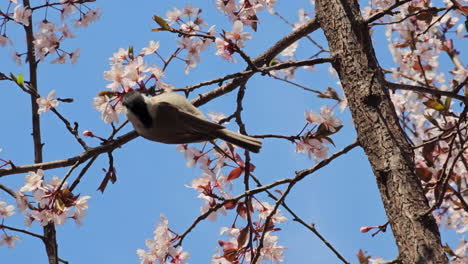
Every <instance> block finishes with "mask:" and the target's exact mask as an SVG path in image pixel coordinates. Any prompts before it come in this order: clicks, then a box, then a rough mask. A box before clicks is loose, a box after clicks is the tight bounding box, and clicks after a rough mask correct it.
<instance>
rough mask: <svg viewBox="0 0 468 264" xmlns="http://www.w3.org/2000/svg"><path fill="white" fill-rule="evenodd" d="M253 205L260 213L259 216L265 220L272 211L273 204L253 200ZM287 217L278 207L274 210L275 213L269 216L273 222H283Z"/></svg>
mask: <svg viewBox="0 0 468 264" xmlns="http://www.w3.org/2000/svg"><path fill="white" fill-rule="evenodd" d="M252 205H253V207H254V208H255V209H256V210H257V211H258V212H259V213H260V214H259V218H260V219H263V220H266V218H267V217H268V216H269V215H270V214H271V213H272V211H273V208H274V206H273V205H271V204H270V203H268V202H258V201H254V202H253V204H252ZM287 220H288V219H287V218H286V217H284V216H283V214H282V213H281V211H280V210H279V209H277V210H276V212H275V214H274V215H273V216H272V217H271V221H272V222H273V223H274V224H279V223H284V222H286V221H287Z"/></svg>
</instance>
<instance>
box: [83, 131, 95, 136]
mask: <svg viewBox="0 0 468 264" xmlns="http://www.w3.org/2000/svg"><path fill="white" fill-rule="evenodd" d="M83 136H85V137H94V134H93V132H91V130H85V131H83Z"/></svg>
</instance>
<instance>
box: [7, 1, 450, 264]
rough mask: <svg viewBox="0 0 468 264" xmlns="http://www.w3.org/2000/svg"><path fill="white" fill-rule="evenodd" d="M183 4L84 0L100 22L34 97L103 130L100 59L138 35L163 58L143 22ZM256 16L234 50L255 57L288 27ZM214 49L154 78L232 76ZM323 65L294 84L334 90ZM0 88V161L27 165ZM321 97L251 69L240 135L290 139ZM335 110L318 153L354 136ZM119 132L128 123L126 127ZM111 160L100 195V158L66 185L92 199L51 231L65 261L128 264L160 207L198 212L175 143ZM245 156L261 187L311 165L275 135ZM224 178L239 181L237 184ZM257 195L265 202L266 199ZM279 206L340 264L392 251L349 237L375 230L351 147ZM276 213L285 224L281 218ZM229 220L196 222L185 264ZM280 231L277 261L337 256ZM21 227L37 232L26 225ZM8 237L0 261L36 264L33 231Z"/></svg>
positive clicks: (15, 92)
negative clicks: (78, 220) (112, 168)
mask: <svg viewBox="0 0 468 264" xmlns="http://www.w3.org/2000/svg"><path fill="white" fill-rule="evenodd" d="M33 2H37V1H33ZM191 2H192V4H193V5H194V6H196V7H201V8H203V14H204V15H203V16H204V18H205V19H206V21H207V22H208V23H209V24H216V25H217V29H218V31H220V30H221V29H224V30H226V31H230V30H231V24H230V23H229V21H228V20H227V19H226V18H225V17H224V15H223V14H221V13H220V12H218V11H217V10H216V9H215V6H214V3H213V2H214V1H191ZM186 3H188V1H187V2H186V1H176V0H168V1H148V0H145V1H134V2H130V1H128V2H125V1H97V2H96V3H94V4H92V5H91V6H93V7H99V8H102V17H101V19H99V20H98V21H97V22H96V23H93V24H91V25H90V26H89V27H88V28H85V29H80V30H78V31H74V32H75V34H76V38H75V39H73V40H69V41H66V42H65V43H63V48H65V49H67V50H70V51H72V50H74V49H75V48H77V47H79V48H81V56H80V58H79V60H78V62H77V63H76V64H75V65H70V64H66V65H56V64H54V65H52V64H49V63H48V62H46V63H41V64H40V66H39V90H40V92H41V94H44V95H46V94H47V93H48V92H49V91H50V90H56V91H57V96H58V97H62V98H66V97H72V98H74V99H75V101H74V102H73V103H70V104H67V103H61V104H60V106H59V107H58V109H59V110H60V112H61V113H62V114H63V115H65V116H66V117H67V118H69V119H70V120H71V121H76V122H78V123H79V125H80V131H83V130H85V129H90V130H92V131H93V132H94V133H95V134H96V135H100V136H107V135H108V134H109V132H110V131H111V129H110V127H109V126H108V125H106V124H104V123H103V122H102V121H101V119H100V115H99V113H98V112H97V111H96V110H95V109H93V107H92V99H93V97H94V96H95V95H96V94H97V93H98V92H99V91H101V90H105V89H106V88H105V86H106V84H107V82H106V81H105V80H104V78H103V72H104V71H106V70H108V69H109V66H108V58H109V57H110V56H112V53H114V52H115V51H117V50H118V49H119V48H121V47H123V48H127V47H128V46H134V47H135V50H140V49H141V48H142V47H144V46H146V45H147V44H148V42H149V41H150V40H156V41H160V42H161V48H160V52H161V53H162V54H165V55H166V56H167V55H169V54H170V52H172V51H173V50H174V49H175V48H176V42H175V39H176V36H175V35H172V34H169V33H165V32H161V33H152V32H150V29H151V28H154V27H156V26H155V24H154V22H153V21H152V19H151V17H152V16H153V15H154V14H157V15H160V16H165V13H166V11H167V10H170V9H172V8H173V7H178V8H183V7H184V6H185V4H186ZM300 7H304V8H306V10H307V11H309V12H310V11H312V10H313V9H312V6H311V5H310V3H309V1H308V0H300V1H299V0H298V1H278V4H277V6H276V9H277V10H278V11H279V12H280V13H281V14H282V15H283V16H284V17H286V18H288V19H289V20H290V21H292V22H296V21H297V9H298V8H300ZM2 8H3V5H2ZM260 19H261V23H260V24H259V26H258V32H257V33H256V34H254V35H253V39H252V40H250V41H248V42H247V48H246V49H245V51H246V53H247V54H249V55H250V56H251V57H255V56H257V55H258V54H260V53H261V52H263V51H264V50H265V49H266V48H268V47H269V46H270V45H271V44H272V43H274V42H275V41H276V40H278V39H280V38H281V37H282V36H284V35H285V34H286V33H288V32H289V31H290V30H291V28H290V26H288V25H287V24H285V23H283V22H282V21H281V20H279V19H278V18H277V17H275V16H272V15H270V14H269V13H268V12H262V13H261V15H260ZM36 21H37V18H36ZM248 30H249V31H250V29H248ZM377 33H382V32H377ZM7 34H11V37H12V38H13V40H14V42H15V44H16V47H20V48H24V45H23V44H21V41H22V40H23V39H24V37H23V35H22V32H21V28H20V27H15V26H13V25H11V26H9V27H8V31H7ZM313 37H314V38H315V39H316V40H318V41H320V42H321V43H322V44H324V45H325V41H324V39H323V37H322V32H321V31H317V32H315V33H314V34H313ZM382 37H383V35H382V34H380V39H377V40H376V45H377V46H378V47H379V48H380V50H381V51H379V52H380V53H379V58H381V59H382V64H383V65H391V64H390V63H391V60H390V58H389V57H388V52H385V51H384V49H383V48H384V47H385V46H386V44H385V39H383V38H382ZM300 45H301V47H300V52H299V53H298V54H299V55H300V57H302V58H306V57H307V56H308V55H310V54H312V53H315V49H314V47H313V46H312V45H311V44H310V43H308V42H306V41H303V42H301V43H300ZM11 49H12V48H11V47H10V46H8V47H7V48H0V62H1V63H0V71H1V72H5V73H9V72H13V73H15V74H18V73H20V72H23V73H25V75H26V73H27V68H26V67H21V68H18V67H16V66H15V65H14V63H13V62H12V61H11V60H10V53H9V52H10V50H11ZM20 50H21V49H20ZM21 51H22V50H21ZM214 52H215V50H214V49H213V48H211V49H208V50H207V51H205V52H204V54H203V56H202V62H201V63H200V65H199V66H198V67H197V68H195V69H194V70H192V71H191V73H190V74H189V75H186V74H185V73H184V72H183V64H182V63H180V62H176V63H174V64H172V65H170V66H169V68H168V72H167V76H166V79H165V80H166V81H167V82H169V83H172V84H174V85H175V86H176V87H179V88H181V87H184V86H186V85H192V84H197V83H199V82H201V81H206V80H210V79H213V78H216V77H219V76H222V75H223V74H227V73H233V72H237V71H241V70H242V69H244V68H245V66H246V65H245V63H243V62H242V60H240V59H239V60H238V61H240V62H239V63H237V64H232V63H227V62H225V61H223V60H222V59H220V58H219V57H216V56H214ZM47 61H50V59H47ZM155 61H157V60H155ZM327 68H328V65H326V66H322V67H319V68H318V70H317V71H316V72H313V73H311V72H306V71H303V70H299V71H298V74H297V79H296V81H297V82H299V83H302V84H304V85H306V86H308V87H310V88H313V89H318V90H324V89H325V88H326V87H328V86H331V87H334V88H337V89H338V87H337V85H336V79H333V78H331V77H330V75H329V74H328V72H327ZM213 88H215V86H211V87H207V88H204V89H201V90H200V91H198V93H201V92H205V91H208V90H210V89H213ZM0 90H1V93H2V96H1V99H0V113H1V119H0V120H1V121H0V122H1V124H2V125H1V129H0V147H1V148H3V149H4V151H3V152H2V153H0V157H1V158H4V159H11V160H13V161H14V163H15V164H18V165H19V164H30V163H32V161H33V151H32V139H31V136H30V133H31V128H30V123H31V121H30V114H29V112H30V106H29V97H27V96H26V95H25V94H24V93H23V92H22V91H20V90H19V89H18V88H16V87H14V86H13V85H10V84H8V83H6V82H1V83H0ZM194 95H195V94H193V95H192V97H193V96H194ZM323 104H329V105H331V104H332V102H330V101H326V100H319V99H318V98H317V97H315V95H314V94H312V93H310V92H306V91H303V90H301V89H298V88H295V87H293V86H290V85H287V84H285V83H281V82H278V81H274V80H271V79H269V78H268V77H262V76H255V77H253V78H252V79H251V80H250V81H249V83H248V85H247V93H246V100H245V107H244V108H245V111H244V118H245V122H246V124H247V131H248V132H249V133H251V134H269V133H272V134H285V135H294V134H296V133H297V132H298V131H300V129H301V128H302V127H303V125H304V122H305V120H304V111H305V110H309V109H314V110H315V111H319V109H320V107H321V106H322V105H323ZM234 109H235V93H232V94H230V95H227V96H224V97H223V98H219V99H216V100H214V101H212V102H210V103H208V104H206V105H204V106H203V107H202V110H203V111H204V112H205V113H207V112H209V111H215V112H225V113H226V114H230V113H231V112H232V111H233V110H234ZM340 117H342V119H343V123H344V126H345V127H344V128H343V129H342V130H341V131H340V132H339V133H338V134H337V135H335V136H334V137H333V139H334V141H335V143H336V146H337V147H336V148H334V147H331V148H330V154H331V153H333V152H335V151H337V150H339V149H341V148H342V147H344V146H346V145H348V144H350V143H351V142H353V141H354V139H355V131H354V128H353V126H352V121H351V120H350V115H349V111H347V110H346V111H345V112H344V113H342V114H340ZM41 118H42V133H43V142H44V143H45V146H44V160H45V161H51V160H56V159H63V158H66V157H71V156H74V155H76V154H78V153H80V152H81V148H80V146H79V145H78V144H76V142H75V141H74V140H73V138H72V136H71V135H69V134H68V132H67V131H66V130H65V128H64V126H63V125H62V123H61V122H60V121H59V120H57V118H56V117H55V116H54V115H52V114H51V113H49V112H48V113H46V114H44V115H42V116H41ZM122 120H124V117H123V116H122ZM230 128H231V129H234V130H237V127H236V126H235V124H234V123H231V124H230ZM129 129H130V127H128V128H127V130H126V131H129ZM86 141H87V142H88V144H90V145H92V146H96V145H98V144H99V142H98V141H97V140H94V139H86ZM114 158H115V164H116V169H117V177H118V181H117V182H116V184H114V185H110V186H108V187H107V190H106V192H105V193H104V194H101V193H100V192H98V191H96V189H97V187H98V186H99V183H100V182H101V180H102V178H103V176H104V173H103V172H102V168H107V166H108V163H107V158H106V156H105V155H103V156H102V157H101V158H99V160H98V162H96V163H95V165H94V166H93V167H92V168H91V169H90V170H89V172H88V173H87V175H86V176H85V177H84V179H83V180H82V183H81V184H80V186H79V188H77V192H79V193H81V195H90V196H92V198H91V199H90V200H89V205H90V208H89V210H88V216H87V217H86V218H85V219H84V225H83V226H81V227H77V226H76V225H75V224H74V223H72V222H69V223H66V224H65V225H63V226H59V227H57V236H58V242H59V250H60V251H59V252H60V257H61V258H63V259H65V260H67V261H69V262H70V263H73V264H75V263H137V262H138V257H137V255H136V250H137V249H139V248H143V249H145V248H146V247H145V245H144V242H145V239H148V238H151V237H152V235H153V234H152V232H153V230H154V227H155V224H156V223H157V221H158V219H159V215H160V214H165V215H166V216H167V217H168V219H169V223H170V227H171V228H172V229H173V230H174V231H176V232H181V233H182V232H183V231H184V230H185V229H186V228H187V227H188V226H189V225H190V224H191V223H192V222H193V220H194V219H195V218H196V217H197V216H198V215H199V207H200V206H201V205H202V201H201V200H199V199H196V196H197V193H196V192H195V191H194V190H192V189H189V188H187V187H185V186H184V185H187V184H190V182H191V181H192V179H193V178H194V177H196V176H198V175H199V174H200V173H201V171H200V170H199V169H194V168H189V167H186V166H185V161H184V159H183V156H182V155H181V154H180V153H178V152H177V151H176V148H175V146H171V145H163V144H159V143H153V142H148V141H146V140H144V139H143V138H137V139H136V140H134V141H132V142H130V143H128V144H126V145H124V146H123V147H122V148H121V149H117V150H116V151H114ZM252 162H253V163H254V164H255V165H256V166H257V170H256V175H257V176H258V177H259V178H260V179H261V180H262V181H263V182H264V183H269V182H272V181H274V180H277V179H281V178H284V177H291V176H293V175H294V171H296V170H300V169H304V168H309V167H312V166H313V165H314V161H313V160H309V159H308V158H307V156H306V155H304V154H297V153H295V152H294V146H293V145H292V144H291V143H289V142H287V141H284V140H278V139H268V140H264V147H263V149H262V151H261V153H260V154H256V155H253V160H252ZM65 173H66V169H65V170H64V169H57V170H51V171H47V172H46V177H51V176H53V175H58V176H60V177H62V176H63V175H64V174H65ZM24 176H25V174H20V175H11V176H7V177H2V178H0V182H1V183H2V184H5V185H7V186H10V187H12V188H13V189H18V188H19V187H20V186H21V184H22V183H23V180H24ZM72 177H76V175H72ZM236 184H241V183H240V181H238V182H236ZM260 197H261V198H264V199H267V198H266V197H263V196H260ZM0 198H1V199H2V200H5V201H7V202H8V203H12V204H14V201H13V200H12V199H10V198H9V197H8V196H7V195H6V194H5V193H0ZM267 201H269V202H270V203H273V202H272V201H271V200H268V199H267ZM286 202H287V203H288V204H289V205H290V207H291V208H292V209H294V210H295V211H296V213H297V214H298V215H299V216H301V217H302V218H303V219H304V220H305V221H306V222H309V223H315V225H316V227H317V229H318V230H319V232H321V233H322V234H323V235H324V236H325V238H327V239H328V241H329V242H331V243H332V244H333V245H334V246H335V247H336V248H337V249H338V250H339V251H340V252H341V253H342V254H343V255H344V256H345V257H346V258H347V259H348V260H349V261H352V262H357V259H356V257H355V255H356V253H357V251H358V250H359V249H363V250H365V251H367V252H368V253H369V254H371V255H374V256H382V257H383V258H385V259H393V258H394V257H396V255H397V250H396V246H395V244H394V241H393V237H392V235H391V233H390V232H387V233H383V234H379V235H377V236H376V237H371V236H370V235H369V234H361V233H360V232H359V228H360V227H361V226H365V225H378V224H383V223H385V222H386V221H387V219H386V216H385V212H384V210H383V207H382V202H381V200H380V196H379V194H378V190H377V185H376V183H375V180H374V176H373V174H372V171H371V169H370V167H369V165H368V161H367V158H366V156H365V155H364V154H363V152H362V150H360V149H355V150H353V151H351V152H350V153H349V154H348V155H345V156H344V157H340V158H339V159H337V160H336V161H334V162H332V163H331V164H330V165H328V166H327V167H326V168H324V169H322V170H320V171H319V172H317V173H314V174H313V175H310V176H308V177H307V178H306V179H305V180H303V181H302V182H301V183H300V184H298V185H297V186H296V187H295V188H294V189H293V192H292V193H291V194H290V195H289V196H288V198H287V200H286ZM285 215H286V216H287V217H288V219H291V216H289V215H287V214H286V213H285ZM233 219H234V214H233V212H230V214H228V216H226V217H221V218H220V219H219V220H218V221H216V222H209V221H204V222H203V223H202V224H200V225H199V226H198V227H197V228H196V229H195V231H194V232H192V234H191V235H190V236H189V237H188V238H187V239H186V240H185V241H184V244H183V247H184V250H187V251H188V252H190V254H191V257H190V259H189V263H209V260H210V259H211V255H212V254H214V253H215V248H216V247H217V246H218V243H217V241H218V240H220V239H225V237H222V236H220V235H219V229H220V228H221V227H223V226H230V225H231V223H232V221H233ZM22 221H23V220H22V215H20V214H17V215H15V216H14V217H11V218H9V219H8V221H7V222H5V224H8V225H11V226H17V227H21V228H22V227H24V226H23V224H22ZM280 227H281V229H282V230H281V231H280V232H278V235H279V241H280V243H281V244H282V245H284V246H285V247H287V248H288V250H286V251H285V263H304V259H305V258H306V259H307V263H339V260H338V259H337V258H336V257H335V256H334V255H333V253H332V252H331V251H330V250H328V248H326V247H325V246H324V245H323V243H322V242H320V241H319V240H318V239H317V238H316V237H315V236H314V235H313V234H312V233H311V232H309V231H307V230H306V229H304V228H303V227H302V226H300V225H299V224H297V223H293V222H291V221H289V222H287V223H285V224H282V225H281V226H280ZM30 230H31V231H32V232H37V233H41V228H40V227H39V225H38V224H37V223H34V224H33V226H32V227H31V228H30ZM10 234H13V233H10ZM20 236H21V238H22V240H23V241H21V242H19V243H17V245H16V248H15V249H13V250H9V249H7V248H6V247H0V263H2V264H3V263H18V264H20V263H35V264H45V263H47V258H46V254H45V250H44V246H43V244H42V243H41V242H40V241H38V240H37V239H35V238H32V237H28V236H25V235H22V234H20ZM443 238H444V241H448V242H450V244H451V245H454V244H456V243H457V242H456V240H455V239H454V236H453V234H451V233H447V232H445V231H444V232H443Z"/></svg>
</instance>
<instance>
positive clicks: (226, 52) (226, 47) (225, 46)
mask: <svg viewBox="0 0 468 264" xmlns="http://www.w3.org/2000/svg"><path fill="white" fill-rule="evenodd" d="M215 44H216V55H218V56H220V57H221V58H223V59H225V60H227V61H230V62H236V59H234V57H232V54H233V53H234V49H233V48H232V47H231V45H230V44H229V43H228V42H227V41H225V40H223V39H220V38H216V39H215Z"/></svg>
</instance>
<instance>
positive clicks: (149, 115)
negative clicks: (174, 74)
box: [122, 90, 262, 153]
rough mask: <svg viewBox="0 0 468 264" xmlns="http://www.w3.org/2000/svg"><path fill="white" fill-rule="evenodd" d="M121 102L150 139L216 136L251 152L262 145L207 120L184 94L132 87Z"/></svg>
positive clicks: (187, 140) (195, 139)
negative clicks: (148, 91) (152, 92)
mask: <svg viewBox="0 0 468 264" xmlns="http://www.w3.org/2000/svg"><path fill="white" fill-rule="evenodd" d="M122 105H123V106H124V107H123V112H124V113H125V115H126V116H127V119H128V120H129V121H130V122H131V123H132V125H133V127H134V128H135V130H136V132H137V133H138V134H139V135H140V136H142V137H144V138H146V139H148V140H151V141H156V142H161V143H166V144H187V143H195V142H204V141H210V140H214V139H217V138H219V139H222V140H224V141H226V142H229V143H231V144H234V145H236V146H238V147H241V148H243V149H246V150H248V151H251V152H254V153H258V152H260V148H261V147H262V141H260V140H259V139H256V138H253V137H250V136H246V135H242V134H239V133H236V132H233V131H231V130H228V129H226V128H225V127H224V126H222V125H220V124H217V123H213V122H210V121H209V120H208V119H207V118H206V117H205V116H204V115H203V113H202V112H201V111H200V110H199V109H198V108H197V107H195V106H194V105H193V104H192V103H191V102H190V101H189V100H187V98H185V96H183V95H181V94H178V93H175V92H164V93H162V94H160V95H156V96H153V97H149V96H146V95H145V94H143V93H141V92H139V91H136V90H131V91H128V92H126V93H125V94H124V95H123V98H122Z"/></svg>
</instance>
